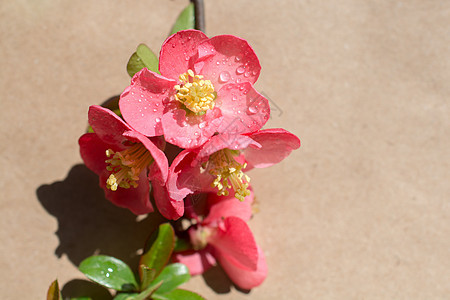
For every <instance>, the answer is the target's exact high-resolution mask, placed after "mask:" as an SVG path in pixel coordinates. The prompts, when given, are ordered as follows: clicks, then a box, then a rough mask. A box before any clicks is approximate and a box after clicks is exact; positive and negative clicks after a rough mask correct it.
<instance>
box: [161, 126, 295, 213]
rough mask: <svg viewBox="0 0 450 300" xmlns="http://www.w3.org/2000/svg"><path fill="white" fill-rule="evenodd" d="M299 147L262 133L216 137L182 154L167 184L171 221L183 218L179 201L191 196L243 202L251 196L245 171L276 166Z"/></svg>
mask: <svg viewBox="0 0 450 300" xmlns="http://www.w3.org/2000/svg"><path fill="white" fill-rule="evenodd" d="M299 147H300V140H299V139H298V138H297V137H296V136H295V135H294V134H292V133H290V132H288V131H286V130H284V129H265V130H260V131H256V132H253V133H250V134H245V135H232V134H221V135H215V136H213V137H212V138H211V139H210V140H209V141H208V142H206V143H205V144H204V145H203V146H201V147H199V148H196V149H191V150H189V149H186V150H183V151H182V152H181V153H180V154H179V155H178V156H177V157H176V158H175V159H174V161H173V162H172V165H171V166H170V168H169V175H168V179H167V184H166V188H167V193H168V196H167V198H168V201H170V202H167V201H166V203H168V204H167V205H169V204H170V205H172V207H173V212H174V215H173V216H172V218H178V217H180V216H181V215H182V214H183V207H182V201H183V199H184V198H185V197H186V196H187V195H189V194H193V193H199V192H215V193H217V195H219V196H221V195H223V196H228V195H229V194H230V193H231V195H232V196H234V197H236V198H237V199H239V200H241V201H243V200H244V198H245V197H246V196H248V195H249V194H250V190H249V188H248V187H249V182H250V178H249V177H248V176H247V175H246V174H244V171H247V170H250V169H252V168H265V167H269V166H271V165H274V164H276V163H279V162H280V161H282V160H283V159H284V158H285V157H287V156H288V155H289V154H290V153H291V151H292V150H294V149H297V148H299ZM175 212H177V213H178V214H179V215H176V213H175Z"/></svg>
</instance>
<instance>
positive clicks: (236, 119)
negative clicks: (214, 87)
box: [217, 82, 270, 133]
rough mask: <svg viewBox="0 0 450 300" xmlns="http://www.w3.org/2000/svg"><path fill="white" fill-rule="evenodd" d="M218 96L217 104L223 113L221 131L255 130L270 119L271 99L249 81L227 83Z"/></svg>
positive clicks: (245, 131)
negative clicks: (259, 91)
mask: <svg viewBox="0 0 450 300" xmlns="http://www.w3.org/2000/svg"><path fill="white" fill-rule="evenodd" d="M217 98H218V99H219V100H220V101H219V102H220V104H218V105H217V106H218V107H219V108H220V110H221V112H222V115H223V121H222V123H221V124H220V127H219V129H218V131H219V132H227V133H249V132H255V131H257V130H259V129H261V128H262V127H263V126H264V124H266V122H267V120H269V117H270V106H269V101H268V100H267V99H266V98H265V97H264V96H262V95H261V94H260V93H258V92H257V91H256V90H255V89H254V88H253V86H252V85H251V84H250V83H248V82H245V83H241V84H228V85H225V86H224V87H222V88H221V89H220V90H219V92H218V94H217Z"/></svg>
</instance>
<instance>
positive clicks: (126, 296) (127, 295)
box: [113, 293, 138, 300]
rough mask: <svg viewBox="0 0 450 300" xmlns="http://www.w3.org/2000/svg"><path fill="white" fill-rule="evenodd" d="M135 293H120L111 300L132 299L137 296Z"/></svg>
mask: <svg viewBox="0 0 450 300" xmlns="http://www.w3.org/2000/svg"><path fill="white" fill-rule="evenodd" d="M137 295H138V294H137V293H120V294H117V295H116V296H115V297H114V299H113V300H128V299H130V300H131V299H134V297H135V296H137Z"/></svg>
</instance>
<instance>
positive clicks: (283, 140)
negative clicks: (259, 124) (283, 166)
mask: <svg viewBox="0 0 450 300" xmlns="http://www.w3.org/2000/svg"><path fill="white" fill-rule="evenodd" d="M249 136H250V137H251V138H252V139H254V140H255V141H257V142H258V143H260V144H261V145H262V147H261V148H260V149H256V148H251V147H249V148H247V149H245V150H244V155H245V159H246V161H247V162H248V164H249V165H250V166H253V167H255V168H265V167H269V166H271V165H274V164H276V163H279V162H280V161H282V160H283V159H284V158H286V157H287V156H288V155H289V154H290V153H291V151H292V150H295V149H298V148H299V147H300V140H299V139H298V137H297V136H295V135H294V134H292V133H290V132H289V131H286V130H284V129H278V128H273V129H265V130H261V131H257V132H255V133H252V134H250V135H249Z"/></svg>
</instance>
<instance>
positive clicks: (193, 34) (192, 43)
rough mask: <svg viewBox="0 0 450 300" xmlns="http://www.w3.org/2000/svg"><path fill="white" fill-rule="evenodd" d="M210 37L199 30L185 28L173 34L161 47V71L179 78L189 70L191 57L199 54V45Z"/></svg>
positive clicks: (167, 75)
mask: <svg viewBox="0 0 450 300" xmlns="http://www.w3.org/2000/svg"><path fill="white" fill-rule="evenodd" d="M207 39H208V37H207V36H206V35H205V34H204V33H203V32H201V31H198V30H183V31H179V32H177V33H175V34H173V35H171V36H170V37H169V38H167V40H166V41H165V42H164V44H163V45H162V47H161V52H160V54H159V72H160V73H161V74H162V75H163V76H166V77H168V78H172V79H175V80H178V77H179V76H180V75H181V74H183V73H185V72H187V70H188V69H189V68H191V69H193V67H191V65H190V61H191V57H192V56H194V55H196V54H197V45H198V44H199V43H200V42H202V41H204V40H207Z"/></svg>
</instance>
